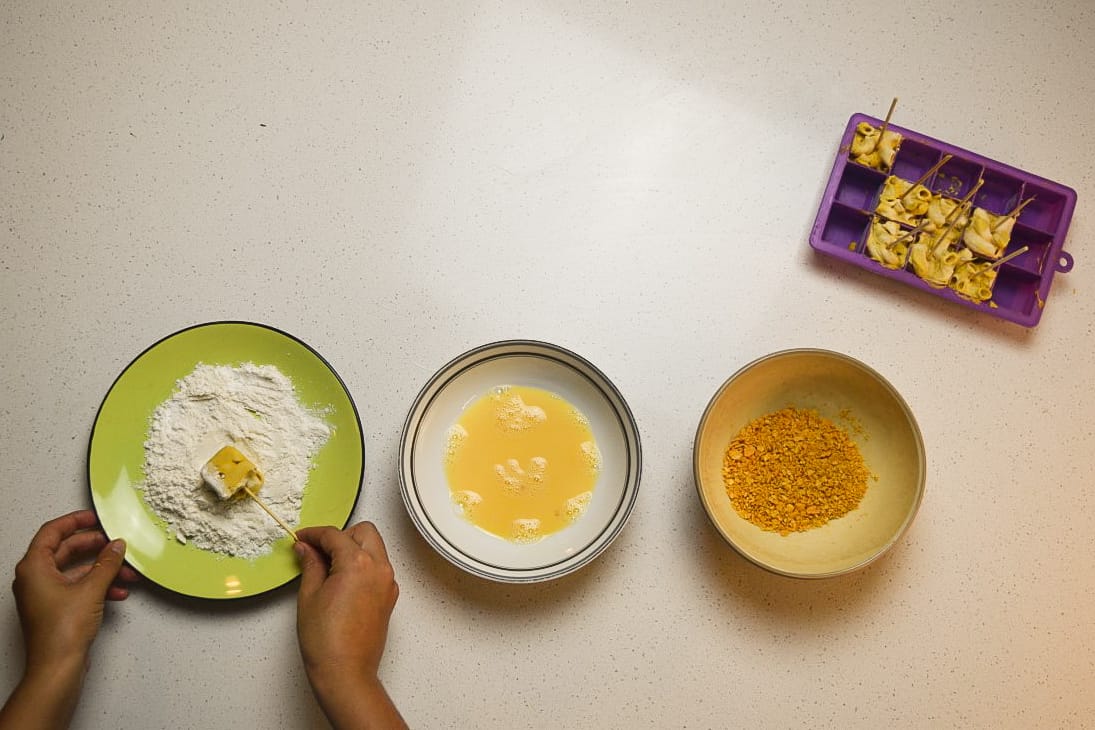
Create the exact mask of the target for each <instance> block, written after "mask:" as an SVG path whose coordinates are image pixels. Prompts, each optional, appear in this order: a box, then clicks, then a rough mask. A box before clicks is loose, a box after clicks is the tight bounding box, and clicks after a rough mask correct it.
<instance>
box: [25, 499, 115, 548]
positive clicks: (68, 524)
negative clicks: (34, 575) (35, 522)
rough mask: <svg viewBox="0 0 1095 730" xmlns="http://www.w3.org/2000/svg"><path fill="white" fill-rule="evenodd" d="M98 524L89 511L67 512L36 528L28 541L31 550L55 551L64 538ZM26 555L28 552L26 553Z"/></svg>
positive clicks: (97, 520) (93, 514)
mask: <svg viewBox="0 0 1095 730" xmlns="http://www.w3.org/2000/svg"><path fill="white" fill-rule="evenodd" d="M97 524H99V518H98V517H96V516H95V513H94V512H92V511H91V510H89V509H82V510H79V511H78V512H69V513H68V514H67V515H62V516H61V517H57V518H55V519H52V520H50V521H49V522H47V523H45V524H44V525H42V526H41V527H40V528H38V532H37V533H35V535H34V538H33V539H32V540H31V541H30V549H31V550H41V549H46V550H51V551H52V550H56V549H57V548H58V547H59V546H60V545H61V543H62V542H63V541H64V539H65V538H66V537H68V536H69V535H72V534H73V533H74V532H76V531H78V530H86V529H87V528H89V527H94V526H95V525H97ZM27 552H28V553H29V552H30V550H28V551H27Z"/></svg>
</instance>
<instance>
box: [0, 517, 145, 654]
mask: <svg viewBox="0 0 1095 730" xmlns="http://www.w3.org/2000/svg"><path fill="white" fill-rule="evenodd" d="M97 525H98V520H97V519H96V517H95V513H94V512H92V511H91V510H82V511H80V512H72V513H71V514H67V515H65V516H63V517H58V518H57V519H55V520H50V521H49V522H47V523H46V524H44V525H42V527H41V529H39V530H38V533H37V534H36V535H35V536H34V539H33V540H31V543H30V547H29V548H28V549H27V554H26V555H25V556H23V559H22V560H20V561H19V563H18V565H16V566H15V582H14V583H13V584H12V591H13V592H14V593H15V605H16V607H17V609H18V611H19V621H20V623H21V624H22V626H23V637H24V639H25V642H26V655H27V670H28V671H30V670H32V669H34V668H36V667H37V666H39V665H42V664H47V665H48V664H53V663H56V662H59V661H64V660H68V659H72V658H74V657H75V658H79V659H80V660H86V659H87V656H88V650H89V649H90V648H91V642H92V641H94V640H95V635H96V634H97V633H98V632H99V626H100V625H101V624H102V621H103V604H104V601H106V600H112V601H120V600H123V599H125V598H126V597H127V596H128V595H129V589H128V588H127V587H126V584H127V583H129V582H132V581H134V580H136V578H137V574H136V572H135V571H134V570H133V569H132V568H130V567H128V566H123V564H122V561H123V559H124V558H125V543H124V542H123V541H122V540H114V541H112V542H107V539H106V535H104V534H103V533H102V532H101V531H100V530H98V529H94V528H96V527H97Z"/></svg>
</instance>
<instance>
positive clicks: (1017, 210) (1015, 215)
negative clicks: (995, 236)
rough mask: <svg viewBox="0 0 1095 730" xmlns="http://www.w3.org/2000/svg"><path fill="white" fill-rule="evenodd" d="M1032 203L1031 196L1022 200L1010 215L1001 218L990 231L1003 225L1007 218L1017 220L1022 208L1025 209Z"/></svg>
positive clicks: (1032, 198)
mask: <svg viewBox="0 0 1095 730" xmlns="http://www.w3.org/2000/svg"><path fill="white" fill-rule="evenodd" d="M1033 202H1034V196H1033V195H1031V196H1030V197H1029V198H1027V199H1026V200H1024V201H1023V202H1022V203H1019V205H1017V206H1015V210H1013V211H1011V212H1010V213H1008V214H1007V215H1005V216H1004V217H1003V218H1001V219H1000V220H999V221H998V222H997V224H996V225H995V226H993V227H992V230H993V231H995V230H996V229H997V228H999V227H1000V226H1002V225H1004V221H1006V220H1007V219H1008V218H1018V217H1019V214H1020V213H1022V212H1023V208H1025V207H1027V206H1028V205H1030V204H1031V203H1033Z"/></svg>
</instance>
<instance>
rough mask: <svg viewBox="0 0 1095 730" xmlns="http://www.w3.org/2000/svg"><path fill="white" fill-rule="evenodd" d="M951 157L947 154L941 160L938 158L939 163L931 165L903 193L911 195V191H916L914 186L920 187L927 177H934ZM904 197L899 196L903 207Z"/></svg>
mask: <svg viewBox="0 0 1095 730" xmlns="http://www.w3.org/2000/svg"><path fill="white" fill-rule="evenodd" d="M953 156H954V155H951V154H950V153H947V154H945V155H943V157H941V158H940V160H939V162H937V163H935V164H934V165H932V166H931V167H929V168H928V171H927V172H925V173H924V174H923V175H921V176H920V179H919V180H917V181H916V182H914V183H913V184H912V187H910V188H909V189H908V190H906V191H905V195H908V194H909V193H911V192H912V191H913V190H916V186H917V185H922V184H923V183H924V181H925V180H927V179H928V178H929V177H931V176H932V175H934V174H935V173H936V172H938V171H939V168H940V167H942V166H943V165H945V164H947V163H948V162H950V159H951V157H953ZM905 195H902V196H901V204H902V205H904V204H905Z"/></svg>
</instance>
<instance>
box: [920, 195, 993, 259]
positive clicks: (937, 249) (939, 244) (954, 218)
mask: <svg viewBox="0 0 1095 730" xmlns="http://www.w3.org/2000/svg"><path fill="white" fill-rule="evenodd" d="M984 184H985V179H984V178H978V180H977V184H976V185H974V186H973V187H972V188H971V189H970V191H969V192H968V193H966V197H964V198H962V200H961V201H959V203H958V205H956V206H954V210H952V211H951V214H950V215H949V216H947V219H946V220H947V227H946V228H944V229H943V232H942V233H941V234H940V235H939V238H937V239H935V245H934V246H933V247H932V256H933V257H934V258H939V257H940V256H942V255H943V250H944V249H945V248H946V246H948V245H949V244H948V243H947V234H948V233H950V232H951V229H952V228H954V224H955V223H957V222H958V219H959V218H961V217H962V215H961V213H962V211H964V210H966V209H967V207H968V206H970V205H971V203H970V201H971V200H973V196H974V195H976V194H977V191H978V190H980V189H981V186H982V185H984Z"/></svg>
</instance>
